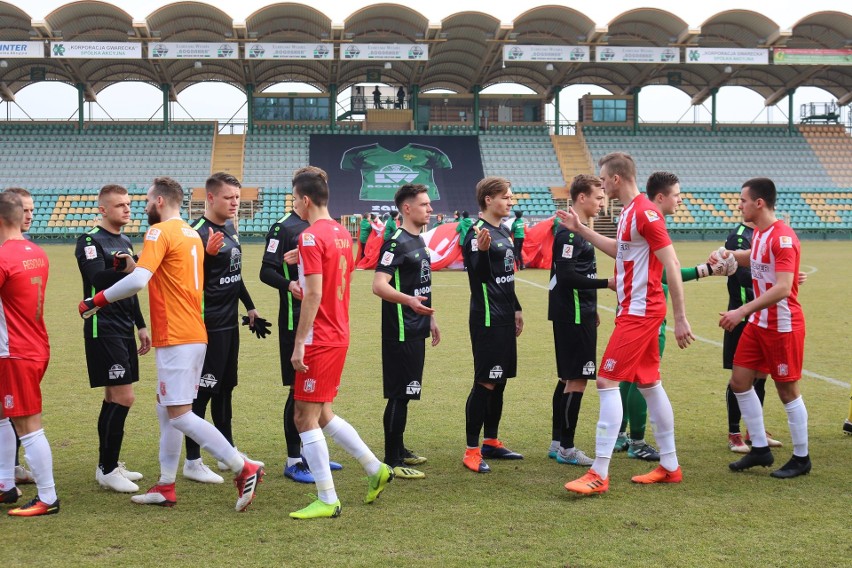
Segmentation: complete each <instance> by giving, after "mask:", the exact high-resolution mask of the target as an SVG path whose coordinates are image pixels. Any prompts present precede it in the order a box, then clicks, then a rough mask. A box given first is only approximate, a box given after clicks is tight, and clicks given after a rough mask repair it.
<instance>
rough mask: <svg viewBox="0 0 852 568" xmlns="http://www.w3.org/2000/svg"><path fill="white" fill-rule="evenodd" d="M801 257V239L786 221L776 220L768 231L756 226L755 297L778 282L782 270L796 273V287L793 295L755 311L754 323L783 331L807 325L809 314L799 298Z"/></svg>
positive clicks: (753, 250)
mask: <svg viewBox="0 0 852 568" xmlns="http://www.w3.org/2000/svg"><path fill="white" fill-rule="evenodd" d="M800 257H801V247H800V246H799V239H798V237H796V233H795V232H794V231H793V229H791V228H790V227H788V226H787V225H785V224H784V222H783V221H775V222H774V223H773V224H772V225H771V226H770V227H769V228H768V229H766V230H765V231H761V230H760V229H755V230H754V237H753V238H752V241H751V256H750V259H751V282H752V286H753V287H754V297H755V299H757V298H759V297H760V296H761V295H762V294H765V293H766V292H768V291H769V290H771V289H772V287H773V286H774V285H775V284H777V283H778V273H779V272H792V273H793V288H792V290H791V291H790V295H789V296H787V297H786V298H785V299H783V300H781V301H780V302H778V303H777V304H773V305H772V306H769V307H768V308H764V309H762V310H760V311H758V312H754V313H753V314H751V316H749V318H748V321H749V322H750V323H753V324H756V325H758V326H760V327H762V328H765V329H771V330H775V331H781V332H790V331H800V330H803V329H804V328H805V316H804V314H803V313H802V306H801V305H800V304H799V300H798V295H799V283H798V274H799V260H800Z"/></svg>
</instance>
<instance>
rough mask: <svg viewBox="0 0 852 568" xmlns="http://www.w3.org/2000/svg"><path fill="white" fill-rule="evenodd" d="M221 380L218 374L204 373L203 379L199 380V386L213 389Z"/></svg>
mask: <svg viewBox="0 0 852 568" xmlns="http://www.w3.org/2000/svg"><path fill="white" fill-rule="evenodd" d="M218 382H219V381H218V380H217V379H216V376H215V375H214V374H213V373H204V374H203V375H201V380H200V381H198V386H201V387H204V388H206V389H212V388H214V387H215V386H216V383H218Z"/></svg>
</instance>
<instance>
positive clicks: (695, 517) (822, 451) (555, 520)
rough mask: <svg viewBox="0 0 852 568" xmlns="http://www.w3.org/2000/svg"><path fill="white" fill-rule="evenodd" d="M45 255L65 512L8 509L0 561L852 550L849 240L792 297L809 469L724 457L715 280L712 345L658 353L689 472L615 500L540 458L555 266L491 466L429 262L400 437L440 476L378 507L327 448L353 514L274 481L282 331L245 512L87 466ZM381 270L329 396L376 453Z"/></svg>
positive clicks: (758, 554)
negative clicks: (419, 375) (800, 330)
mask: <svg viewBox="0 0 852 568" xmlns="http://www.w3.org/2000/svg"><path fill="white" fill-rule="evenodd" d="M715 246H718V244H717V245H715ZM713 247H714V244H713V243H679V244H677V245H676V248H677V250H678V253H679V256H680V259H681V262H682V264H683V265H684V266H688V265H690V264H694V263H697V262H699V261H701V260H702V259H705V258H706V256H707V253H708V252H709V250H711V249H712V248H713ZM46 249H47V251H48V254H49V255H50V259H51V277H50V282H49V284H48V288H47V309H46V314H47V323H48V328H49V332H50V335H51V343H52V360H51V364H50V368H49V370H48V373H47V376H46V377H45V379H44V382H43V383H42V388H43V392H44V400H45V411H44V422H45V430H46V433H47V436H48V439H49V440H50V443H51V446H52V448H53V457H54V469H55V474H56V482H57V489H58V492H59V496H60V498H61V499H62V512H61V513H60V514H59V515H56V516H52V517H44V518H37V519H13V518H9V517H7V516H6V515H2V517H3V518H0V532H2V534H3V537H4V538H3V541H4V552H3V564H4V565H5V566H18V565H31V566H36V565H38V566H89V565H93V566H94V565H111V566H153V565H164V564H175V565H189V564H196V565H197V564H206V565H222V566H271V565H285V566H286V565H312V566H376V565H422V566H589V567H591V566H804V565H810V566H841V565H848V564H847V563H848V561H849V558H850V557H852V544H850V539H849V536H850V532H849V522H850V516H849V512H850V505H852V499H850V496H852V468H850V465H852V438H850V437H846V436H843V435H842V433H841V431H840V427H841V424H842V422H843V419H844V418H845V416H846V412H847V405H848V400H849V376H850V370H852V369H850V358H849V355H848V352H846V351H845V349H846V348H845V347H844V345H846V341H848V335H847V334H848V330H849V329H850V323H852V321H851V320H852V315H850V314H851V313H852V310H850V307H852V306H851V305H850V304H852V302H851V301H850V297H849V293H848V291H849V282H850V276H852V275H850V263H849V262H848V260H849V252H848V244H847V243H835V242H828V243H825V242H819V243H816V242H806V243H804V245H803V269H804V270H806V271H809V272H812V273H811V274H810V278H809V279H808V281H807V283H806V284H805V285H804V286H803V287H802V289H801V293H800V299H801V302H802V304H803V305H804V309H805V315H806V319H807V325H808V335H807V344H806V351H805V368H806V369H807V370H808V371H809V372H810V373H811V375H810V376H808V377H807V378H805V379H804V380H803V382H802V390H803V393H804V397H805V402H806V404H807V407H808V411H809V415H810V437H811V446H810V451H811V456H812V459H813V463H814V469H813V472H812V473H811V474H810V475H808V476H805V477H802V478H798V479H793V480H776V479H772V478H770V477H769V475H768V473H769V470H765V469H759V470H752V471H748V472H744V473H740V474H733V473H731V472H730V471H729V470H728V467H727V464H728V463H729V462H730V461H733V460H734V459H736V456H735V454H732V453H731V452H729V451H728V449H727V446H726V432H727V425H726V422H727V421H726V416H725V404H724V392H725V385H726V382H727V378H728V375H727V372H725V371H723V370H722V368H721V347H720V343H719V342H720V341H721V336H722V333H721V330H720V329H719V328H718V327H717V323H718V319H719V318H718V312H719V311H721V310H722V309H724V307H725V305H726V296H725V294H726V293H725V286H724V280H723V279H721V278H712V279H708V280H702V281H699V282H688V283H686V300H687V313H688V317H689V320H690V323H691V324H692V329H693V331H694V333H695V334H696V335H697V336H699V337H700V338H703V339H706V340H707V341H698V342H696V343H695V344H693V345H692V346H691V347H689V348H688V349H687V350H685V351H681V350H678V349H677V346H676V344H675V342H674V341H673V340H672V336H671V335H670V336H669V339H670V341H669V345H668V349H667V351H666V354H665V357H664V360H663V377H664V379H663V380H664V384H665V386H666V390H667V391H668V393H669V396H670V397H671V399H672V403H673V406H674V410H675V420H676V435H677V445H678V454H679V458H680V461H681V464H682V465H683V468H684V482H683V483H682V484H681V485H679V486H647V487H646V486H634V485H633V484H631V483H630V476H632V475H635V474H637V473H644V472H646V471H648V470H649V469H650V468H651V467H652V466H651V465H649V464H647V463H646V462H640V461H637V460H628V459H627V457H626V455H625V454H616V456H615V457H614V459H613V463H612V467H611V469H610V475H611V486H610V492H609V493H608V494H606V495H603V496H595V497H591V498H580V497H575V496H572V495H569V494H568V493H567V492H566V491H565V490H564V489H563V487H562V486H563V484H564V483H565V482H566V481H568V480H570V479H573V478H575V477H577V476H579V475H581V474H582V473H584V469H583V468H577V467H572V466H565V465H558V464H556V463H555V462H554V461H553V460H549V459H547V457H546V452H547V447H548V445H549V442H550V412H551V411H550V400H551V393H552V392H553V388H554V385H555V381H556V376H555V363H554V358H553V346H552V335H551V331H550V324H549V322H548V321H547V319H546V306H547V299H546V291H545V288H544V287H545V286H546V284H547V280H548V275H547V273H546V272H545V271H540V270H527V271H524V272H521V273H519V275H518V280H517V282H516V285H517V291H518V296H519V298H520V301H521V303H522V305H523V307H524V316H525V322H526V326H525V329H524V333H523V335H522V336H521V337H520V339H519V364H518V370H519V373H518V377H517V378H515V379H512V380H511V381H510V383H509V386H508V387H507V390H506V403H505V409H504V416H503V423H502V427H501V432H500V436H501V438H502V439H503V440H504V441H505V442H506V443H507V445H509V446H510V447H511V448H512V449H514V450H516V451H519V452H521V453H523V454H524V455H525V456H526V459H524V460H523V461H516V462H502V463H501V462H498V461H493V462H492V463H491V466H492V470H493V471H492V473H490V474H488V475H476V474H473V473H471V472H469V471H467V470H466V469H464V468H463V466H462V464H461V457H462V453H463V450H464V403H465V400H466V397H467V394H468V392H469V390H470V385H471V380H472V379H471V374H472V359H471V351H470V344H469V340H468V332H467V316H468V285H467V277H466V275H465V274H464V273H462V272H440V273H436V274H435V275H434V282H433V297H434V305H435V307H436V309H437V317H438V322H439V325H440V328H441V332H442V338H443V340H442V342H441V344H440V345H439V346H438V347H436V348H434V349H432V348H428V349H427V357H426V370H425V376H424V392H423V400H421V401H420V402H414V403H411V405H410V411H409V424H408V432H407V433H406V442H407V445H408V446H409V447H411V448H413V449H414V450H416V451H417V452H418V453H420V454H423V455H425V456H427V457H428V458H429V462H428V464H426V465H425V466H422V469H423V470H424V471H425V472H426V474H427V477H426V479H425V480H418V481H405V480H397V481H395V482H394V483H392V484H391V485H390V487H389V488H388V490H387V491H386V492H385V493H384V494H383V495H382V497H381V498H380V499H379V500H378V501H377V502H376V503H374V504H373V505H369V506H368V505H364V504H363V502H362V500H363V496H364V493H365V491H366V481H365V476H364V473H363V471H362V470H361V469H360V467H359V466H358V464H357V463H356V462H355V461H354V460H352V459H351V458H350V457H349V456H347V455H344V453H343V451H342V450H341V449H340V448H337V447H335V446H334V444H333V443H330V450H331V455H332V458H333V459H336V460H338V461H340V462H342V463H343V464H344V467H345V469H344V470H343V471H341V472H337V473H335V481H336V484H337V488H338V493H339V495H340V499H341V501H342V503H343V513H342V516H341V517H340V518H338V519H333V520H321V521H312V522H304V521H293V520H291V519H289V518H288V516H287V513H289V512H290V511H293V510H295V509H298V508H301V507H302V506H304V505H306V504H307V503H308V502H309V500H310V497H309V496H308V494H309V493H312V492H313V491H314V488H313V486H307V485H298V484H295V483H293V482H291V481H289V480H286V479H284V478H283V476H282V475H281V470H282V465H283V461H284V458H285V451H284V440H283V432H282V426H281V422H282V420H281V414H282V409H283V403H284V399H285V395H286V392H285V390H284V388H283V387H282V386H281V381H280V375H279V361H278V350H277V341H276V338H275V337H274V336H272V337H270V338H267V339H266V340H258V339H256V338H255V337H254V336H252V335H249V334H248V333H247V332H245V333H243V334H242V348H241V349H242V353H241V358H240V361H241V367H240V370H241V372H240V385H239V387H238V389H237V390H236V392H235V412H234V415H235V416H234V433H235V439H236V441H237V444H238V445H239V447H240V448H241V449H242V450H244V451H246V452H248V453H249V455H251V456H254V457H257V458H259V459H262V460H264V461H265V462H266V464H267V476H266V478H265V480H264V482H263V484H262V485H261V486H260V489H259V493H258V497H257V500H256V501H255V503H254V504H253V505H252V507H251V508H250V510H249V511H248V512H247V513H245V514H238V513H236V512H235V511H234V510H233V506H234V500H235V496H236V491H235V490H234V489H233V487H232V486H230V485H229V484H228V482H226V484H224V485H220V486H210V485H200V484H197V483H194V482H190V481H186V480H183V479H182V478H181V477H180V474H179V477H178V486H177V492H178V504H177V506H176V507H175V508H173V509H162V508H159V507H144V506H139V505H134V504H132V503H131V502H130V499H129V496H127V495H120V494H116V493H110V492H107V491H105V490H102V489H100V488H99V487H98V485H97V483H95V480H94V469H95V465H96V461H97V432H96V420H97V413H98V411H99V408H100V402H99V401H100V397H101V392H100V390H91V389H89V387H88V380H87V378H86V371H85V361H84V355H83V340H82V322H81V320H80V318H79V317H78V316H77V310H76V306H77V303H78V302H79V300H80V299H81V293H82V291H81V285H80V276H79V273H78V271H77V268H76V263H75V261H74V257H73V248H72V246H70V245H48V246H46ZM262 250H263V249H262V246H261V245H258V244H252V245H246V246H245V247H244V254H243V262H244V264H243V274H244V277H245V280H246V282H247V285H248V287H249V290H250V292H251V293H252V295H253V297H254V299H255V302H256V303H257V305H258V308H259V310H260V313H261V314H262V315H263V316H265V317H267V318H270V319H273V320H274V319H275V318H276V317H277V310H278V306H277V292H275V291H274V290H272V289H271V288H269V287H267V286H265V285H263V284H262V283H260V282H259V280H258V277H257V273H258V269H259V266H260V257H261V255H262ZM843 259H845V260H846V262H842V260H843ZM599 270H600V273H601V274H609V273H611V270H612V263H611V261H610V260H609V259H608V258H604V257H603V255H600V254H599ZM371 280H372V272H357V273H355V274H354V276H353V281H352V308H351V326H352V336H353V339H352V345H351V347H350V351H349V357H348V360H347V364H346V370H345V373H344V378H343V384H342V388H341V394H340V396H339V397H338V399H337V401H336V403H335V408H336V410H337V412H338V413H339V414H340V415H341V416H343V417H344V418H346V419H347V420H348V421H350V422H351V423H352V424H353V425H354V426H355V427H356V428H357V429H358V431H359V432H360V434H361V436H362V437H363V438H364V440H365V441H366V442H367V444H368V445H369V446H370V447H371V448H372V449H373V451H374V452H375V453H376V454H377V455H378V456H379V457H381V456H382V453H383V451H382V449H383V446H382V444H383V436H382V412H383V408H384V400H383V399H382V394H381V393H382V390H381V360H380V349H379V333H380V304H379V300H378V299H377V298H376V297H374V296H373V295H372V294H371V292H370V283H371ZM143 296H144V294H143ZM613 298H614V295H613V294H612V293H610V292H608V291H604V292H602V293H601V294H600V302H599V303H600V306H601V311H600V314H601V326H600V328H599V338H600V339H599V352H602V350H603V347H604V346H605V344H606V340H607V338H608V337H609V334H610V332H611V330H612V320H613V313H612V311H611V309H609V308H611V306H612V305H613V304H614V299H613ZM143 301H146V300H144V299H143ZM145 310H146V313H147V307H146V308H145ZM274 332H275V333H277V328H274ZM844 338H845V339H844ZM141 374H142V380H141V382H140V383H139V384H138V385H137V390H136V392H137V400H136V405H135V406H134V407H133V409H132V411H131V413H130V416H129V418H128V421H127V432H126V437H125V441H124V448H123V452H122V459H124V460H125V461H126V462H127V464H128V466H129V467H130V468H131V469H134V470H138V471H141V472H143V473H144V474H145V479H144V480H143V481H141V482H140V484H141V486H142V487H143V489H144V488H147V487H148V485H149V484H151V483H153V482H154V481H155V480H156V478H157V474H158V471H159V470H158V465H157V443H158V436H159V435H158V427H157V420H156V416H155V413H154V408H153V404H154V385H155V372H154V357H153V354H150V355H147V356H145V357H144V358H143V359H142V371H141ZM816 375H819V377H822V378H818V377H816ZM590 387H591V388H589V389H588V390H587V395H586V398H585V400H584V404H583V409H582V412H581V415H580V418H581V424H580V426H579V428H578V432H577V444H578V446H579V447H581V448H583V449H584V450H586V451H587V452H588V453H590V454H592V453H593V452H594V433H595V423H596V421H597V414H598V400H597V395H596V394H595V390H594V388H593V386H592V385H590ZM766 401H767V402H766V423H767V428H768V429H769V430H770V431H772V432H773V434H775V437H776V438H779V439H781V440H782V441H783V442H784V444H785V446H784V447H783V448H781V449H780V450H778V451H776V452H775V455H776V463H783V462H784V461H786V460H787V458H788V457H789V454H790V452H791V449H792V448H791V444H790V437H789V432H788V429H787V425H786V418H785V415H784V412H783V408H782V405H781V403H780V402H779V401H778V398H777V395H776V394H775V393H774V389H773V388H772V387H771V385H768V388H767V398H766ZM649 432H650V429H649ZM205 459H206V461H207V463H208V464H211V465H212V463H213V462H214V460H213V459H212V458H210V457H209V456H208V457H206V458H205ZM181 463H182V462H181ZM23 489H24V490H25V498H27V499H29V498H30V497H31V496H32V495H33V493H34V487H33V486H24V487H23ZM843 558H846V560H845V561H844V560H843Z"/></svg>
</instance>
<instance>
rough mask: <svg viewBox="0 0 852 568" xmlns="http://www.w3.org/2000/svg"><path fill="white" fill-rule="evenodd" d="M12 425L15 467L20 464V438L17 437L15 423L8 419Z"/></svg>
mask: <svg viewBox="0 0 852 568" xmlns="http://www.w3.org/2000/svg"><path fill="white" fill-rule="evenodd" d="M9 424H11V425H12V432H14V433H15V467H18V466H19V465H21V439H20V438H19V437H18V431H17V430H15V423H14V422H12V421H11V420H9Z"/></svg>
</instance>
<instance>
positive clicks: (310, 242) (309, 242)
mask: <svg viewBox="0 0 852 568" xmlns="http://www.w3.org/2000/svg"><path fill="white" fill-rule="evenodd" d="M316 244H317V241H316V239H315V238H314V236H313V235H312V234H310V233H302V246H304V247H313V246H316Z"/></svg>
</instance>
